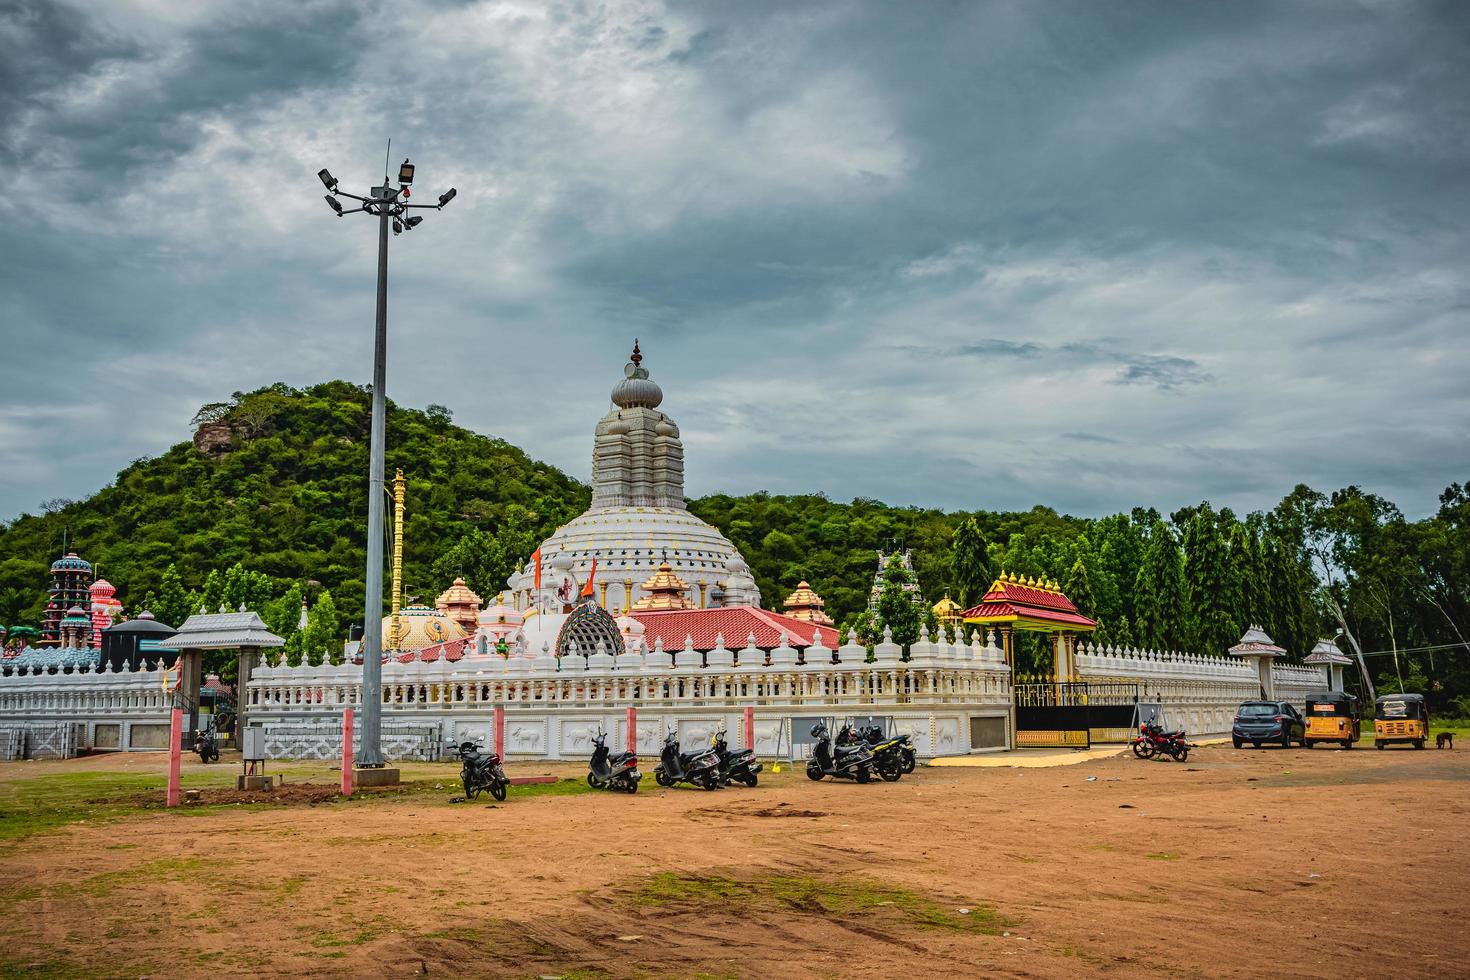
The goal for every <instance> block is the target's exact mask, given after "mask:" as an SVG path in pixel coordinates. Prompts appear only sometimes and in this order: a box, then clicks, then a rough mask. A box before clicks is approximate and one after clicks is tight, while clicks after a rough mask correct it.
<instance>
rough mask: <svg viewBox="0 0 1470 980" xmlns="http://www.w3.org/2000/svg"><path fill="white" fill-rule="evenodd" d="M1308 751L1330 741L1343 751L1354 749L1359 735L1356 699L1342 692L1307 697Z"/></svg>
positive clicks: (1306, 742) (1306, 740) (1305, 742)
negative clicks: (1320, 743)
mask: <svg viewBox="0 0 1470 980" xmlns="http://www.w3.org/2000/svg"><path fill="white" fill-rule="evenodd" d="M1305 714H1306V717H1307V731H1306V739H1305V741H1304V743H1303V744H1305V745H1306V747H1307V748H1309V749H1310V748H1315V747H1316V745H1317V743H1318V742H1333V743H1336V744H1338V745H1341V746H1342V747H1343V748H1345V749H1350V748H1352V747H1353V743H1354V742H1356V741H1357V740H1358V736H1359V735H1360V734H1361V723H1360V722H1359V721H1358V699H1357V698H1355V697H1353V696H1352V695H1351V694H1348V693H1346V692H1344V691H1327V692H1325V693H1323V694H1313V695H1312V696H1311V697H1309V698H1307V710H1306V712H1305Z"/></svg>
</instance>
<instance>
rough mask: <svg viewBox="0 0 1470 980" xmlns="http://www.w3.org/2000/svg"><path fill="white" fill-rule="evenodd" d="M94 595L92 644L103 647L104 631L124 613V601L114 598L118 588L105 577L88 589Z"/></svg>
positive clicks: (98, 647)
mask: <svg viewBox="0 0 1470 980" xmlns="http://www.w3.org/2000/svg"><path fill="white" fill-rule="evenodd" d="M88 592H90V593H91V596H92V646H94V647H96V648H97V649H99V650H100V649H102V631H103V630H105V629H107V627H109V626H111V625H112V624H113V623H115V622H117V619H118V617H119V616H121V615H122V603H121V602H120V601H118V600H117V599H116V598H114V597H115V596H116V595H117V589H116V588H115V587H114V586H113V584H112V583H111V582H109V581H107V579H105V578H99V579H98V580H97V581H95V582H93V583H92V587H91V588H90V589H88Z"/></svg>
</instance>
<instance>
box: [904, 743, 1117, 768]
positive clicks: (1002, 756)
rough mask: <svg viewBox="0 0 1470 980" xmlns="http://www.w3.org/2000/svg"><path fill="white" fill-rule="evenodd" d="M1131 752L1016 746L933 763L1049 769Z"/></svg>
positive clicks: (1108, 748)
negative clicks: (1024, 747)
mask: <svg viewBox="0 0 1470 980" xmlns="http://www.w3.org/2000/svg"><path fill="white" fill-rule="evenodd" d="M1126 751H1128V746H1126V745H1107V746H1102V747H1100V748H1095V749H1013V750H1010V751H1007V752H985V753H982V754H980V755H951V756H944V757H943V758H939V759H935V760H934V761H932V762H930V763H929V765H931V766H992V767H997V768H1002V769H1004V768H1013V769H1045V768H1048V767H1050V766H1074V765H1076V764H1077V763H1079V762H1088V761H1090V760H1092V759H1107V758H1111V757H1112V756H1115V755H1117V754H1119V753H1120V752H1126Z"/></svg>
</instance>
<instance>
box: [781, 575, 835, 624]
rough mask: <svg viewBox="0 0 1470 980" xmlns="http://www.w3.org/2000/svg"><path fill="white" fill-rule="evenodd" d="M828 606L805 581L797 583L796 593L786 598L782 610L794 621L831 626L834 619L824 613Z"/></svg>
mask: <svg viewBox="0 0 1470 980" xmlns="http://www.w3.org/2000/svg"><path fill="white" fill-rule="evenodd" d="M826 605H827V603H826V601H825V600H823V599H822V597H821V596H819V595H817V594H816V593H815V592H813V591H812V587H811V586H810V585H809V584H808V583H807V581H806V580H805V579H803V580H801V581H800V582H798V583H796V591H795V592H793V593H791V594H790V595H789V596H787V597H786V601H785V602H784V603H782V604H781V608H782V609H784V610H785V611H786V615H788V616H790V617H791V618H792V619H800V620H802V621H803V622H808V623H816V624H817V625H819V626H831V625H832V617H831V616H828V615H827V614H826V613H825V612H823V611H822V609H823V607H824V606H826Z"/></svg>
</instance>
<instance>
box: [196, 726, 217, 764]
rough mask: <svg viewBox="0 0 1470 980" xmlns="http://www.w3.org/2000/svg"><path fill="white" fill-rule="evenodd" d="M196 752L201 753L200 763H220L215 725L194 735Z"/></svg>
mask: <svg viewBox="0 0 1470 980" xmlns="http://www.w3.org/2000/svg"><path fill="white" fill-rule="evenodd" d="M194 751H195V752H197V753H199V761H200V762H218V761H219V739H217V738H216V737H215V734H214V725H213V724H212V723H211V724H210V726H209V727H208V728H206V729H204V730H203V731H196V732H195V733H194Z"/></svg>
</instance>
